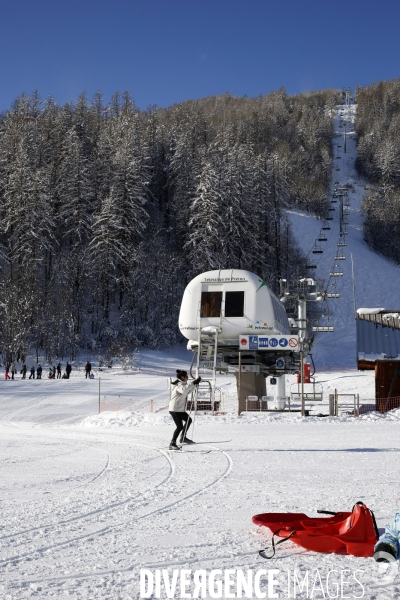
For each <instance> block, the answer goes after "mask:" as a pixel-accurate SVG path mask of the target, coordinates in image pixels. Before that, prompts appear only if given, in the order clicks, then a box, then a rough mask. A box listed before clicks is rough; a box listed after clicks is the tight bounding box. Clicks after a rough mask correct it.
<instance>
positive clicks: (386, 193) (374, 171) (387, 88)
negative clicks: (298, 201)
mask: <svg viewBox="0 0 400 600" xmlns="http://www.w3.org/2000/svg"><path fill="white" fill-rule="evenodd" d="M356 102H357V113H356V121H355V129H356V133H357V136H358V157H357V162H356V166H357V169H358V172H359V173H360V174H361V175H363V176H364V177H366V178H367V180H369V181H370V182H371V186H370V187H369V189H368V190H367V192H366V194H365V197H364V201H363V204H362V207H363V210H364V213H365V221H364V238H365V240H366V242H367V243H368V244H369V245H370V246H371V248H372V249H373V250H375V251H377V252H380V253H382V254H384V255H385V256H387V257H388V258H391V259H392V260H395V261H396V262H397V263H398V264H400V80H399V79H394V80H393V81H380V82H379V83H378V84H375V83H372V84H371V85H370V86H369V87H358V88H357V89H356Z"/></svg>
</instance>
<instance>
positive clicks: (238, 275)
mask: <svg viewBox="0 0 400 600" xmlns="http://www.w3.org/2000/svg"><path fill="white" fill-rule="evenodd" d="M293 325H295V326H296V329H294V328H293ZM179 328H180V331H181V333H182V334H183V335H184V336H185V337H186V338H187V339H188V349H189V350H191V351H192V352H193V353H194V354H193V361H192V367H191V370H192V369H193V367H194V365H195V364H196V374H198V373H199V370H200V368H201V367H205V368H208V369H212V371H213V376H212V380H211V381H210V394H211V398H214V395H215V380H216V371H219V372H226V373H228V372H230V373H235V376H236V381H237V390H238V399H239V413H240V412H241V411H242V410H244V405H245V401H246V398H249V397H257V398H260V399H261V398H263V397H265V398H266V377H269V376H272V377H273V378H274V379H275V380H276V388H275V389H276V398H280V397H281V398H286V389H285V374H286V373H294V372H296V371H298V368H299V339H298V336H297V335H296V334H297V324H296V323H294V322H293V323H292V326H291V325H290V323H289V319H288V317H287V314H286V310H285V308H284V306H283V304H282V302H280V300H279V299H278V298H277V297H276V296H275V294H274V293H273V292H272V291H271V290H270V289H269V288H268V286H267V285H266V283H265V282H264V281H263V280H262V279H261V278H260V277H258V276H257V275H255V274H254V273H251V272H250V271H245V270H241V269H221V270H215V271H208V272H206V273H202V274H201V275H198V276H197V277H195V278H194V279H193V280H192V281H191V282H190V283H189V284H188V286H187V287H186V289H185V292H184V295H183V298H182V304H181V309H180V315H179ZM191 374H192V375H193V373H191Z"/></svg>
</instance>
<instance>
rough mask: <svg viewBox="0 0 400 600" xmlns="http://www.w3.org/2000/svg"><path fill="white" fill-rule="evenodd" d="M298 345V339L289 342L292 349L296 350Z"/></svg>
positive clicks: (291, 339)
mask: <svg viewBox="0 0 400 600" xmlns="http://www.w3.org/2000/svg"><path fill="white" fill-rule="evenodd" d="M298 343H299V342H298V341H297V340H296V338H290V340H289V346H290V347H291V348H296V346H297V345H298Z"/></svg>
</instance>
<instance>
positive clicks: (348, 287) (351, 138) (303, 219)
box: [289, 105, 400, 367]
mask: <svg viewBox="0 0 400 600" xmlns="http://www.w3.org/2000/svg"><path fill="white" fill-rule="evenodd" d="M356 109H357V106H355V105H352V106H346V105H343V106H338V107H337V112H336V116H335V119H334V124H335V137H334V139H333V144H334V148H333V150H334V160H333V173H332V182H331V192H332V193H333V190H334V187H335V182H339V186H341V187H343V186H345V185H346V184H350V185H351V186H352V187H351V188H350V189H349V199H350V215H349V218H348V222H349V224H348V225H347V230H348V235H347V236H346V238H347V246H346V247H345V248H343V250H344V254H345V256H346V260H342V261H340V266H341V267H342V271H343V273H344V275H343V277H337V278H334V279H337V287H338V291H339V292H340V298H339V299H332V300H330V301H329V309H330V311H329V312H330V315H331V317H332V318H333V321H334V326H335V331H334V333H319V334H318V337H317V341H316V343H315V345H314V348H313V353H314V358H315V360H316V363H317V367H338V366H341V365H346V366H352V367H354V366H355V364H356V325H355V319H354V300H353V290H352V275H351V255H352V256H353V261H354V275H355V288H356V306H357V308H358V307H376V306H379V307H385V308H386V309H393V310H395V309H396V310H397V309H399V308H400V267H399V266H398V265H396V264H394V263H392V262H390V261H388V260H387V259H385V258H384V257H382V256H380V255H378V254H376V253H375V252H373V251H371V250H370V249H369V248H368V246H367V244H366V243H365V241H364V240H363V231H362V224H363V217H362V214H361V211H360V201H361V199H362V197H363V194H364V186H365V182H364V181H363V180H362V179H360V178H359V176H358V174H357V172H356V170H355V166H354V165H355V159H356V156H357V146H356V136H355V133H354V116H355V112H356ZM341 121H342V122H343V121H344V122H346V124H347V152H346V153H345V152H344V133H343V132H344V127H340V122H341ZM334 206H336V207H337V208H336V211H335V212H334V213H331V214H332V215H333V217H334V220H333V221H330V223H331V224H332V225H331V226H332V229H331V231H327V232H326V233H327V234H328V242H323V243H321V244H320V245H321V246H322V247H323V249H324V253H323V254H322V255H321V254H320V255H318V254H316V255H313V254H310V257H312V258H315V257H316V258H317V260H318V267H317V269H316V271H315V276H316V277H317V278H321V279H325V280H328V279H329V273H330V271H331V270H332V267H333V265H334V263H335V261H334V257H335V254H336V251H337V250H338V246H337V242H338V239H339V208H338V206H339V203H337V204H333V205H332V207H334ZM289 217H290V219H291V222H292V225H293V229H294V231H295V234H296V237H297V241H298V243H299V244H300V246H301V247H302V248H303V250H304V251H305V252H306V253H308V252H309V251H311V249H312V246H313V245H314V241H315V239H316V237H317V236H318V234H319V232H320V229H321V226H322V223H323V222H322V221H320V220H318V219H316V218H315V217H313V216H311V215H309V214H305V213H300V212H296V211H290V214H289ZM334 279H333V278H332V279H331V280H330V283H334ZM331 289H332V288H331Z"/></svg>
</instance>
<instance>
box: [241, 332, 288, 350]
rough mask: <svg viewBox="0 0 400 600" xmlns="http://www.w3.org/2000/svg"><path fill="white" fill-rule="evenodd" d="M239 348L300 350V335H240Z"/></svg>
mask: <svg viewBox="0 0 400 600" xmlns="http://www.w3.org/2000/svg"><path fill="white" fill-rule="evenodd" d="M239 349H240V350H279V351H281V350H289V351H291V352H299V337H298V336H297V335H240V336H239Z"/></svg>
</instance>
